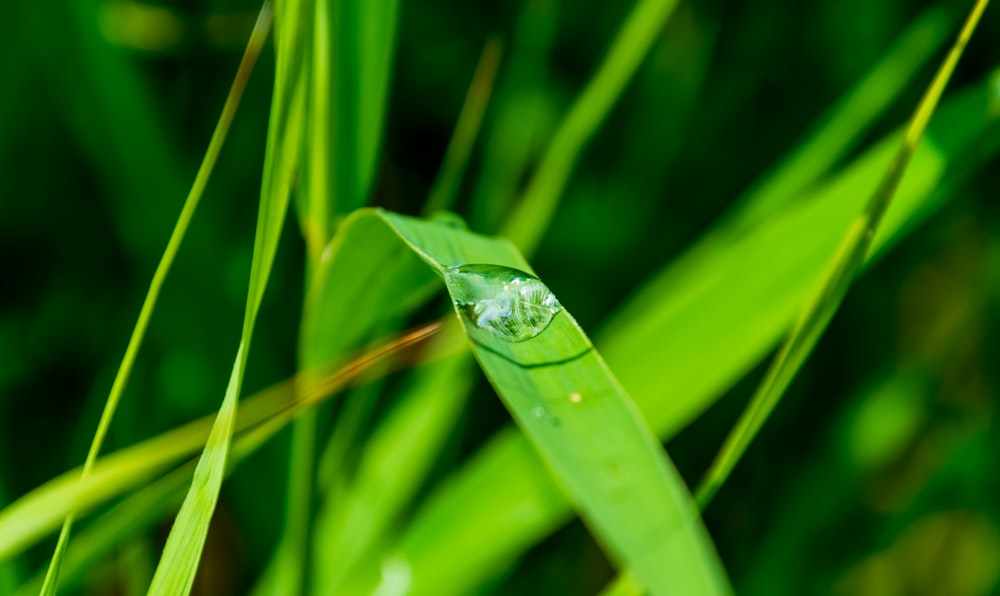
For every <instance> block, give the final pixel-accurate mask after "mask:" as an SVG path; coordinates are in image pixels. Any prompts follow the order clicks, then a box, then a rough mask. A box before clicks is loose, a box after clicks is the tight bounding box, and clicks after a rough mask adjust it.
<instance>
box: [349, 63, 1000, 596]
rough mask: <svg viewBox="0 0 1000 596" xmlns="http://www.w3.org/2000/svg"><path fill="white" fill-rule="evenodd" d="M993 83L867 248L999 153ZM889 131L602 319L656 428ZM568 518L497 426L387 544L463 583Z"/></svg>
mask: <svg viewBox="0 0 1000 596" xmlns="http://www.w3.org/2000/svg"><path fill="white" fill-rule="evenodd" d="M993 89H994V87H993V83H992V81H991V80H984V81H981V82H979V83H977V84H976V85H974V86H972V87H971V88H968V89H965V90H962V91H959V92H956V93H954V94H953V95H952V96H951V98H950V99H949V100H948V101H947V102H945V103H944V104H943V105H942V106H941V109H940V110H938V113H937V114H936V116H935V118H934V121H933V122H931V123H930V126H929V128H928V130H927V134H926V138H925V140H924V142H922V143H921V144H920V146H919V147H918V149H917V151H916V153H915V155H914V156H913V164H912V167H911V168H910V173H909V175H908V176H907V177H906V179H905V180H904V181H903V182H902V185H901V186H900V188H899V191H898V194H897V196H896V198H895V205H894V208H893V209H892V210H891V211H890V212H889V213H888V214H887V216H886V220H885V222H884V223H883V225H882V226H881V231H880V232H879V233H878V234H877V235H876V237H875V246H874V248H875V254H876V255H877V254H879V253H880V251H885V250H887V249H888V248H889V247H891V246H892V245H893V244H894V243H895V242H898V241H899V239H900V238H901V237H903V236H904V235H905V234H906V232H907V231H908V230H909V229H911V228H912V227H913V226H914V225H915V224H916V223H917V222H919V221H920V220H922V219H923V218H925V217H926V216H927V215H928V214H930V213H932V212H933V210H934V209H935V208H937V207H938V206H940V204H941V203H942V201H943V199H944V198H945V197H946V196H947V195H946V194H943V192H942V191H937V190H933V189H935V188H937V187H938V186H939V185H942V186H944V187H948V188H954V186H955V182H956V181H957V180H958V179H960V178H961V177H962V176H964V175H967V174H968V173H969V171H973V170H974V169H975V168H976V167H977V164H978V166H981V165H982V164H983V163H985V162H986V161H987V160H988V159H989V158H990V157H991V156H993V155H995V154H996V150H997V146H996V143H995V142H986V143H983V142H981V141H992V140H994V139H996V138H997V132H998V120H1000V113H998V112H997V111H996V110H995V109H994V108H993V106H994V102H995V100H994V99H993V98H994V96H995V91H994V90H993ZM900 136H901V135H899V134H892V135H889V136H888V137H886V139H884V140H883V141H881V142H880V143H877V144H876V145H875V146H873V147H872V148H871V149H869V150H868V151H866V152H865V153H864V154H862V155H861V156H859V157H858V158H856V159H855V160H854V161H853V162H852V164H850V166H849V167H847V168H845V169H844V170H843V171H842V172H841V173H839V174H838V175H837V176H835V177H833V178H831V179H830V180H828V181H826V182H824V183H823V184H821V185H818V186H817V187H815V188H814V189H812V190H810V191H809V192H808V193H807V194H805V195H804V196H802V197H801V198H800V199H798V200H796V201H795V204H794V205H792V206H788V207H786V208H785V209H783V210H781V212H780V213H778V214H775V215H774V216H773V217H770V218H768V219H767V220H766V221H764V222H762V223H761V224H760V225H759V226H757V227H755V228H753V229H751V230H749V231H739V232H737V231H736V230H734V229H733V228H729V229H728V230H727V232H726V235H722V236H711V237H710V239H711V244H710V245H708V246H706V245H704V244H702V243H698V244H697V245H696V246H695V247H693V248H692V249H691V250H689V251H688V253H687V254H685V255H683V256H682V257H681V258H679V259H678V260H677V261H676V262H674V263H672V264H671V265H670V266H669V267H667V268H665V269H664V270H663V271H661V272H660V273H658V274H657V275H655V276H654V277H653V278H652V279H651V280H650V282H648V283H647V284H646V285H645V286H644V287H642V288H640V290H639V291H638V292H637V293H636V294H635V295H634V296H632V297H631V298H630V299H629V301H628V303H627V305H626V307H625V308H624V309H622V310H621V311H620V312H619V313H618V314H617V316H614V317H612V318H611V319H610V320H609V321H608V322H607V323H606V324H605V326H604V333H602V334H599V336H598V341H597V345H599V346H600V347H601V351H602V354H603V355H604V356H605V357H606V358H607V360H608V363H609V364H610V366H611V368H612V370H614V371H615V373H616V375H617V376H618V378H619V380H620V381H621V383H622V385H623V386H624V387H625V388H626V390H627V391H629V393H630V394H631V395H632V396H633V398H634V399H635V401H636V403H637V405H638V406H639V407H640V409H641V410H642V412H643V414H644V415H645V417H646V420H648V421H649V423H650V425H651V426H652V427H653V429H654V430H655V431H656V432H657V433H658V434H659V435H660V437H661V438H664V439H668V438H670V437H672V436H673V435H675V434H676V433H677V432H678V430H680V429H681V428H683V427H684V426H685V425H686V424H688V423H689V422H690V421H691V420H692V419H693V418H694V417H695V416H697V415H698V414H699V413H700V412H702V411H703V410H704V409H705V408H707V407H708V406H709V405H710V404H711V403H712V402H713V401H714V400H715V399H716V398H717V397H718V396H719V395H721V394H722V392H723V391H725V389H726V388H728V387H729V386H731V384H733V383H734V382H736V380H737V379H739V378H740V377H741V376H742V375H744V374H745V373H746V372H747V371H749V370H750V368H751V367H752V366H753V365H754V364H755V363H756V362H757V361H758V360H759V359H760V358H762V357H764V356H765V355H766V353H767V352H768V351H769V350H770V349H771V348H772V346H773V345H774V344H775V343H776V342H777V341H779V340H780V338H781V336H782V335H783V334H784V333H785V332H787V330H788V329H789V328H790V327H791V325H792V324H793V323H794V318H795V315H796V312H797V310H798V309H800V308H801V305H802V304H803V303H804V302H805V301H806V300H808V298H809V294H810V292H811V291H812V290H813V289H814V288H815V287H816V286H817V284H818V283H819V282H820V281H821V279H822V274H823V266H824V264H825V263H827V262H828V261H829V259H830V255H831V254H833V253H834V252H835V250H836V247H837V244H838V242H839V241H840V240H841V239H842V238H843V233H844V230H846V229H847V227H848V226H849V224H850V222H851V220H852V218H854V217H855V216H856V215H857V213H858V212H859V211H860V210H861V209H863V207H864V202H865V200H866V198H867V197H866V196H864V195H861V194H859V193H858V192H857V189H858V188H866V187H867V188H872V187H874V186H875V185H876V184H877V183H878V181H879V179H880V177H881V175H882V174H883V173H884V170H885V164H886V163H888V162H889V161H890V160H891V159H892V156H893V154H894V152H895V150H896V148H897V147H898V144H899V138H900ZM942 181H943V182H942ZM789 246H794V247H796V250H794V251H789V250H788V247H789ZM571 518H572V511H571V509H570V506H569V504H568V503H567V502H566V500H565V498H564V497H563V496H562V493H561V492H560V491H559V489H558V487H557V486H556V485H555V484H554V483H553V482H552V480H551V479H550V477H549V475H548V473H547V472H546V470H545V467H544V465H543V464H542V463H541V462H540V461H539V460H538V458H537V457H536V456H535V455H534V453H533V452H532V450H531V448H530V447H529V446H528V445H527V443H526V442H525V441H524V439H523V437H521V436H520V435H518V434H517V433H515V432H512V430H511V429H508V430H506V431H504V432H501V433H499V434H498V435H497V437H496V439H495V440H494V441H491V442H490V443H489V444H488V445H486V446H485V447H484V448H483V449H481V450H480V452H479V453H478V454H477V455H476V456H475V457H474V458H473V459H472V460H471V461H470V462H469V463H468V464H467V465H466V466H464V468H462V469H461V470H459V471H458V472H457V473H455V474H454V475H453V477H452V478H451V479H450V480H449V481H448V482H447V483H445V484H444V485H443V486H442V487H441V489H440V490H438V491H437V493H436V494H434V495H433V496H432V497H431V498H430V499H429V500H428V502H427V503H426V504H425V505H424V507H423V508H422V509H421V510H420V511H419V512H418V513H417V514H416V516H415V519H414V521H413V522H412V523H411V524H410V525H409V527H408V528H407V529H406V531H405V532H404V533H403V535H402V536H401V537H400V539H399V542H398V544H397V546H396V549H397V550H398V552H399V553H400V556H402V557H404V558H405V559H406V560H407V561H408V562H409V564H410V573H411V574H412V578H413V582H414V584H415V585H416V584H419V585H429V586H434V587H435V588H436V589H437V593H438V594H456V593H466V592H469V591H471V590H473V589H475V586H477V585H479V583H480V582H482V581H484V579H485V578H487V577H490V576H493V575H495V574H496V573H497V571H498V569H499V568H502V567H503V566H504V565H507V564H509V563H510V561H512V560H513V559H514V558H516V557H517V556H518V555H520V554H521V553H523V552H524V550H525V549H527V548H528V547H529V545H531V544H534V543H535V542H537V541H539V540H541V539H542V538H543V537H545V536H546V535H548V534H549V533H551V532H552V531H554V530H555V529H556V528H557V527H559V526H560V525H561V524H563V523H566V522H567V521H569V520H570V519H571ZM473 519H474V520H477V524H478V523H480V521H481V520H488V521H489V522H490V523H491V524H495V528H496V531H494V532H488V535H490V536H492V539H491V540H489V541H482V540H476V539H475V538H474V537H471V536H469V535H468V525H469V521H468V520H473ZM477 527H478V526H477ZM491 527H492V526H491ZM377 574H378V568H377V562H372V563H371V564H369V565H367V566H364V567H363V568H359V569H358V570H356V572H355V574H354V577H353V578H352V582H353V583H352V585H356V586H358V587H359V589H361V590H365V589H368V588H367V586H368V585H369V582H371V581H373V580H372V577H373V576H375V577H376V578H377Z"/></svg>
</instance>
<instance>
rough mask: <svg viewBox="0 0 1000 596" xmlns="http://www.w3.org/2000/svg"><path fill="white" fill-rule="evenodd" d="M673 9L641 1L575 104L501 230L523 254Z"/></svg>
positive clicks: (664, 2)
mask: <svg viewBox="0 0 1000 596" xmlns="http://www.w3.org/2000/svg"><path fill="white" fill-rule="evenodd" d="M675 6H677V0H639V1H638V2H637V4H636V5H635V7H634V8H633V9H632V11H631V12H630V13H629V15H628V17H627V18H626V20H625V24H624V25H622V28H621V30H619V31H618V34H617V36H616V37H615V40H614V42H612V44H611V48H610V49H609V50H608V54H607V56H606V57H605V58H604V60H603V62H601V64H600V66H598V68H597V72H596V73H595V74H594V77H593V78H592V79H591V80H590V82H589V83H588V84H587V86H586V87H585V88H584V89H583V91H582V92H581V93H580V95H579V97H577V98H576V101H574V102H573V105H572V106H571V107H570V109H569V112H568V113H567V114H566V118H565V119H564V120H563V121H562V123H561V124H560V125H559V128H558V129H557V130H556V132H555V135H554V136H553V138H552V141H551V143H550V144H549V147H548V149H547V150H546V151H545V154H544V155H543V156H542V160H541V162H540V163H539V164H538V170H537V172H536V173H535V175H534V177H533V178H532V179H531V182H530V183H529V184H528V188H527V190H526V191H525V193H524V196H523V197H522V198H521V201H520V203H518V205H517V206H516V207H515V208H514V212H513V213H512V214H511V215H510V218H509V219H508V220H507V223H506V224H505V225H504V228H503V231H502V234H503V235H504V236H506V237H507V238H510V239H511V240H512V241H513V242H514V244H515V245H517V246H518V248H520V249H521V251H522V252H523V253H525V254H528V255H530V254H532V253H533V252H534V251H535V248H536V247H537V246H538V243H539V242H540V241H541V239H542V235H543V234H544V233H545V230H546V229H547V228H548V226H549V222H550V221H551V220H552V217H553V215H554V214H555V210H556V206H557V205H558V203H559V198H560V196H561V195H562V191H563V188H564V187H565V185H566V181H567V180H568V179H569V175H570V173H571V172H572V170H573V166H574V165H575V163H576V161H577V158H578V157H579V155H580V152H581V151H583V148H584V146H585V145H586V144H587V142H588V141H589V140H590V138H591V137H592V136H593V135H594V133H595V132H597V129H598V128H599V127H600V126H601V123H602V122H603V121H604V119H605V118H606V117H607V116H608V114H609V113H610V112H611V109H612V107H613V106H614V104H615V102H617V101H618V98H619V97H620V96H621V94H622V92H623V91H624V90H625V86H626V84H627V83H628V82H629V80H630V79H631V78H632V75H634V74H635V71H636V70H637V69H638V68H639V64H640V63H641V62H642V60H643V58H645V57H646V54H648V53H649V49H650V48H651V47H652V46H653V42H655V41H656V37H657V36H658V35H659V34H660V31H661V30H662V29H663V25H664V23H666V21H667V19H668V18H669V17H670V14H671V13H672V12H673V10H674V7H675Z"/></svg>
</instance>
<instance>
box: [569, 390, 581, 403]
mask: <svg viewBox="0 0 1000 596" xmlns="http://www.w3.org/2000/svg"><path fill="white" fill-rule="evenodd" d="M569 401H571V402H573V403H574V404H578V403H580V402H581V401H583V396H582V395H580V394H579V393H570V394H569Z"/></svg>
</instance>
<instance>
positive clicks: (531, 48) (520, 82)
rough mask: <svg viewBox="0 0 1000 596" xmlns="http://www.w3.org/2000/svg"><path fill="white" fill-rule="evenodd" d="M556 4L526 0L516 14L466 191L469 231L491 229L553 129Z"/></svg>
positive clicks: (554, 117)
mask: <svg viewBox="0 0 1000 596" xmlns="http://www.w3.org/2000/svg"><path fill="white" fill-rule="evenodd" d="M558 6H559V0H528V1H527V2H525V3H524V4H523V6H522V8H521V10H520V12H519V14H518V17H517V23H516V24H515V25H514V32H513V40H512V41H511V42H510V44H509V45H510V49H509V50H507V51H506V52H505V53H506V56H507V58H505V60H504V69H503V70H504V74H503V76H502V78H501V82H500V84H499V86H498V88H497V90H496V92H495V93H496V96H497V97H496V100H495V101H493V102H492V103H493V108H492V109H491V110H490V113H491V116H490V119H489V124H488V129H489V130H488V132H487V134H485V135H484V137H485V138H484V143H483V144H484V148H483V157H482V162H481V163H480V167H479V172H478V175H477V176H476V180H475V190H474V191H473V193H472V206H471V215H470V223H471V227H472V228H473V229H475V230H479V231H484V232H488V233H493V232H495V231H496V230H497V228H498V226H499V224H500V221H501V219H502V217H503V216H504V215H505V214H506V213H507V210H508V209H509V207H510V203H511V201H513V200H514V198H515V195H516V194H517V193H518V191H519V187H520V185H521V182H522V180H523V179H524V174H525V172H527V170H528V167H529V164H531V163H533V162H534V160H535V159H536V157H537V153H538V151H539V149H540V147H539V146H538V145H539V144H540V141H541V140H542V139H544V138H547V137H548V136H549V135H550V131H551V129H552V128H553V127H554V125H555V120H556V115H555V114H554V112H555V109H554V108H552V107H551V104H552V103H553V102H552V100H551V99H550V98H549V95H548V92H549V91H550V90H549V89H548V88H547V86H546V80H547V76H546V73H547V72H548V65H549V63H550V62H551V57H550V55H549V54H550V50H551V46H552V40H553V37H554V35H555V30H556V26H557V23H558V10H557V9H558Z"/></svg>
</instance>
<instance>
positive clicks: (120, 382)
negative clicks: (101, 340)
mask: <svg viewBox="0 0 1000 596" xmlns="http://www.w3.org/2000/svg"><path fill="white" fill-rule="evenodd" d="M270 14H271V13H270V10H269V8H268V7H267V5H265V6H264V8H263V9H262V10H261V13H260V17H259V18H258V20H257V23H256V25H255V26H254V29H253V32H252V33H251V36H250V40H249V41H248V42H247V47H246V50H245V51H244V53H243V59H242V61H241V62H240V65H239V68H238V69H237V71H236V77H235V78H234V80H233V84H232V86H231V87H230V89H229V95H228V96H227V97H226V102H225V104H224V105H223V107H222V114H221V115H220V116H219V120H218V122H217V123H216V126H215V131H214V132H213V133H212V138H211V140H210V141H209V143H208V149H207V150H206V151H205V156H204V158H203V159H202V162H201V166H200V167H199V168H198V173H197V175H196V176H195V179H194V184H193V185H192V186H191V190H190V192H189V193H188V196H187V198H186V199H185V200H184V207H183V208H182V209H181V213H180V215H179V216H178V218H177V224H176V225H175V226H174V231H173V232H172V233H171V234H170V239H169V240H168V241H167V247H166V249H164V251H163V256H162V257H161V258H160V262H159V264H158V265H157V267H156V271H155V272H154V273H153V279H152V281H151V282H150V284H149V289H148V290H147V292H146V298H145V300H143V303H142V308H141V309H140V311H139V318H138V320H137V321H136V324H135V327H134V328H133V329H132V336H131V337H130V338H129V342H128V347H127V348H126V349H125V356H124V357H123V358H122V362H121V365H120V366H119V368H118V372H117V373H116V374H115V379H114V382H113V383H112V385H111V392H110V394H109V395H108V399H107V401H106V402H105V404H104V410H103V412H102V413H101V418H100V421H99V422H98V424H97V431H96V432H95V433H94V439H93V441H92V442H91V444H90V449H89V450H88V452H87V458H86V460H85V461H84V464H83V470H82V472H81V474H80V476H81V479H85V478H86V477H87V476H88V475H89V474H90V472H91V470H92V469H93V467H94V462H95V461H97V456H98V454H99V453H100V451H101V446H102V445H103V444H104V438H105V436H106V435H107V432H108V428H110V426H111V420H112V419H113V418H114V415H115V410H116V409H117V408H118V402H119V401H120V400H121V396H122V393H123V392H124V391H125V385H127V384H128V379H129V376H130V374H131V373H132V367H133V365H134V364H135V359H136V356H137V355H138V353H139V347H140V346H141V345H142V340H143V337H145V334H146V329H147V328H148V327H149V320H150V318H151V317H152V314H153V309H154V308H155V307H156V300H157V298H159V296H160V289H161V288H162V287H163V282H164V280H165V279H166V277H167V273H168V272H169V271H170V267H171V266H172V265H173V262H174V257H175V256H176V255H177V250H178V249H179V248H180V245H181V242H182V241H183V240H184V235H185V233H187V229H188V226H189V225H190V223H191V219H192V218H193V217H194V212H195V210H196V209H197V208H198V203H199V201H200V200H201V197H202V195H203V194H204V192H205V186H206V185H207V184H208V178H209V176H210V175H211V173H212V170H213V169H214V167H215V163H216V161H217V160H218V157H219V153H220V151H221V150H222V144H223V143H224V142H225V139H226V135H227V134H228V132H229V127H230V125H231V124H232V122H233V116H235V114H236V108H237V107H238V106H239V103H240V98H242V96H243V90H244V89H245V88H246V84H247V81H248V80H249V78H250V73H251V72H253V67H254V64H256V62H257V57H258V56H259V55H260V52H261V50H262V49H263V47H264V43H265V42H266V41H267V36H268V34H269V33H270V30H271V19H270ZM74 513H75V511H74V510H73V509H70V511H69V514H68V515H67V516H66V520H65V521H64V522H63V526H62V529H61V530H60V532H59V539H58V541H57V542H56V549H55V553H53V555H52V559H51V561H50V563H49V569H48V572H47V573H46V577H45V582H44V584H43V586H42V590H41V593H42V594H55V591H56V588H57V586H58V583H59V568H60V565H61V562H62V557H63V555H64V553H65V550H66V545H67V543H68V542H69V537H70V532H71V531H72V527H73V519H74Z"/></svg>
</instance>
